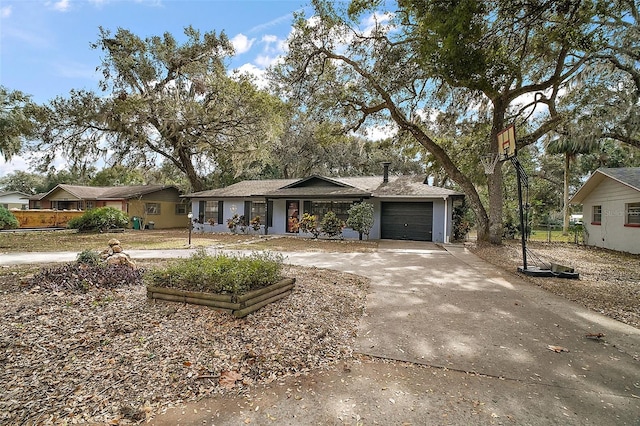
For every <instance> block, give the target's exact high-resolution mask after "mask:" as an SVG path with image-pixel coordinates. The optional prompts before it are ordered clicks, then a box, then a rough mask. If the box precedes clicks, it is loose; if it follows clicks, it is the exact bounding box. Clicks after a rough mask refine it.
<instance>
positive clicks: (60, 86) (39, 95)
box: [0, 0, 310, 177]
mask: <svg viewBox="0 0 640 426" xmlns="http://www.w3.org/2000/svg"><path fill="white" fill-rule="evenodd" d="M305 7H306V8H307V9H306V10H307V12H309V11H310V8H309V6H308V4H307V2H306V1H305V0H261V1H251V0H54V1H39V0H0V54H1V56H0V84H1V85H3V86H5V87H7V88H9V89H10V90H20V91H22V92H24V93H27V94H29V95H31V96H32V99H33V100H34V101H35V102H37V103H45V102H47V101H49V100H51V99H53V98H55V97H56V96H58V95H61V96H67V95H68V93H69V91H70V90H71V89H86V90H94V91H96V92H99V89H98V81H99V79H100V75H99V74H98V73H96V71H95V69H96V67H97V66H98V65H100V51H99V50H93V49H91V48H90V44H91V43H92V42H95V41H97V39H98V27H99V26H102V27H103V28H106V29H109V30H111V31H112V32H115V31H116V30H117V29H118V28H119V27H121V28H125V29H128V30H130V31H132V32H133V33H134V34H136V35H138V36H140V37H142V38H145V37H148V36H153V35H161V34H163V33H165V32H167V31H168V32H170V33H172V34H173V35H174V36H175V37H176V38H178V39H180V38H181V37H182V36H183V30H184V28H185V27H187V26H189V25H191V26H193V27H194V28H196V29H198V30H200V31H201V32H207V31H214V30H215V31H216V32H217V33H220V32H221V31H224V32H225V33H226V34H227V36H228V37H229V38H230V39H231V40H232V41H233V43H234V46H235V48H236V56H235V57H234V58H233V59H232V61H231V63H230V67H231V68H242V69H244V70H248V71H253V72H256V73H258V74H259V73H260V71H262V70H264V68H265V67H266V66H268V65H269V64H270V63H272V62H273V60H274V59H275V58H277V57H278V55H280V54H281V53H282V45H283V42H284V40H285V39H286V38H287V36H288V34H289V32H290V30H291V23H292V21H293V13H294V12H295V11H299V10H303V8H305ZM27 168H28V165H27V163H26V159H25V158H24V157H22V156H16V157H14V158H13V159H12V161H11V162H10V163H6V162H4V161H3V160H2V159H0V177H1V176H4V175H6V174H8V173H11V172H13V171H14V170H26V169H27Z"/></svg>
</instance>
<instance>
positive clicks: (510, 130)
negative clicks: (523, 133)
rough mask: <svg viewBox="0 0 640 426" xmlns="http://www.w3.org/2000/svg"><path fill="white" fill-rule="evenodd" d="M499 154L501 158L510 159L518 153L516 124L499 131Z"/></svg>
mask: <svg viewBox="0 0 640 426" xmlns="http://www.w3.org/2000/svg"><path fill="white" fill-rule="evenodd" d="M498 154H499V155H500V160H508V159H509V158H511V157H513V156H514V155H516V127H515V126H514V125H511V126H509V127H507V128H506V129H504V130H503V131H501V132H500V133H498Z"/></svg>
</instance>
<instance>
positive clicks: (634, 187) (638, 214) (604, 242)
mask: <svg viewBox="0 0 640 426" xmlns="http://www.w3.org/2000/svg"><path fill="white" fill-rule="evenodd" d="M570 203H571V204H582V214H583V223H584V228H585V243H586V244H588V245H592V246H596V247H602V248H607V249H611V250H617V251H624V252H628V253H634V254H639V253H640V167H625V168H600V169H598V170H596V171H595V172H594V173H593V174H592V175H591V176H590V177H589V179H588V180H587V181H586V182H585V184H584V185H583V186H582V187H581V188H580V189H579V190H578V192H576V194H575V195H574V196H573V198H572V199H571V201H570Z"/></svg>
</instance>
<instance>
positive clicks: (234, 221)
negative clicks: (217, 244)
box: [227, 214, 247, 234]
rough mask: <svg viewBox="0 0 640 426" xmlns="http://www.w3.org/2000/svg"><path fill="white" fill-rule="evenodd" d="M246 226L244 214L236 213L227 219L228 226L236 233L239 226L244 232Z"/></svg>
mask: <svg viewBox="0 0 640 426" xmlns="http://www.w3.org/2000/svg"><path fill="white" fill-rule="evenodd" d="M246 226H247V224H246V223H245V219H244V216H238V215H237V214H234V215H233V217H232V218H230V219H227V228H229V231H231V232H233V233H234V234H235V233H237V232H238V227H240V230H241V231H242V232H243V233H244V231H245V228H246Z"/></svg>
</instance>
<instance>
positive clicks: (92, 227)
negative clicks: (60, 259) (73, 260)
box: [67, 207, 129, 232]
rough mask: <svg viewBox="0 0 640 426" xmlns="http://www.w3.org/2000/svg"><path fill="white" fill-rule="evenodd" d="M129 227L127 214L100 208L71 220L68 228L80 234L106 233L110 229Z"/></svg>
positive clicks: (108, 208)
mask: <svg viewBox="0 0 640 426" xmlns="http://www.w3.org/2000/svg"><path fill="white" fill-rule="evenodd" d="M127 225H129V217H128V216H127V214H126V213H125V212H123V211H121V210H118V209H115V208H113V207H100V208H97V209H91V210H88V211H87V212H86V213H85V214H83V215H82V216H80V217H76V218H73V219H71V220H70V221H69V223H68V224H67V227H68V228H71V229H77V230H78V231H80V232H88V231H97V232H105V231H108V230H109V229H115V228H124V227H126V226H127Z"/></svg>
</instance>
